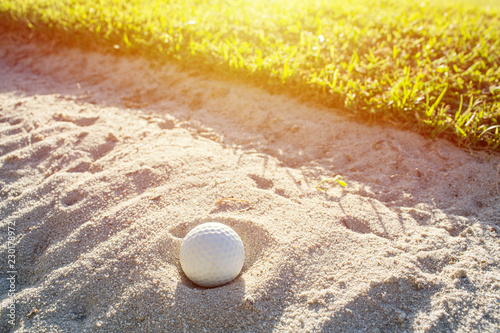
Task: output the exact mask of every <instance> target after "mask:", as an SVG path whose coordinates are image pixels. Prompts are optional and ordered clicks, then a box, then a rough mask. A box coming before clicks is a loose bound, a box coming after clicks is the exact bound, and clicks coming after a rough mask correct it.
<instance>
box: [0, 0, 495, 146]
mask: <svg viewBox="0 0 500 333" xmlns="http://www.w3.org/2000/svg"><path fill="white" fill-rule="evenodd" d="M0 22H4V25H8V26H9V27H10V28H11V29H15V28H19V27H28V28H29V29H32V30H33V31H35V32H37V33H40V34H48V35H51V34H58V36H64V38H66V40H70V41H71V43H72V44H77V45H80V46H85V45H88V44H89V43H97V44H99V45H101V46H102V45H104V46H106V47H109V48H114V49H117V50H120V51H123V52H126V53H138V54H141V55H143V56H147V57H151V58H154V59H168V60H175V61H176V62H177V63H179V64H181V65H182V66H185V67H189V68H193V69H197V70H199V71H207V70H209V71H215V72H218V73H225V75H232V76H236V77H239V78H243V79H246V80H250V81H251V82H254V83H257V84H261V85H265V86H266V87H268V88H270V89H276V90H279V91H287V92H290V93H292V94H298V95H300V96H302V97H303V98H305V99H313V100H316V101H319V102H320V103H322V104H324V105H327V106H333V107H337V108H343V109H346V110H348V111H349V112H352V113H354V114H356V115H357V116H359V117H361V118H365V119H368V120H369V121H384V122H389V123H392V124H396V125H397V126H400V127H403V128H407V129H412V130H414V131H417V132H419V133H423V134H425V135H428V136H431V137H444V138H447V139H449V140H452V141H454V142H456V143H457V144H458V145H460V146H466V147H471V148H476V149H486V150H489V151H500V57H499V53H500V0H489V1H488V0H483V1H472V0H471V1H466V0H459V1H454V2H448V1H446V0H433V1H428V0H422V1H417V2H415V1H410V0H383V1H382V0H358V1H355V2H348V1H345V0H344V1H340V0H310V1H303V0H288V1H284V0H233V1H231V0H218V1H216V0H187V1H183V0H171V1H166V0H164V1H156V0H141V1H138V0H130V1H118V0H79V1H76V0H3V1H2V2H0Z"/></svg>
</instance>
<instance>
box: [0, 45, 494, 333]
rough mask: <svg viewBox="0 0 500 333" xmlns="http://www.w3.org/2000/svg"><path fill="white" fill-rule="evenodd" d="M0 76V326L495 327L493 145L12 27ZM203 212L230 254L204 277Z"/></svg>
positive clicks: (0, 56) (2, 48) (0, 53)
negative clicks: (200, 280) (192, 258)
mask: <svg viewBox="0 0 500 333" xmlns="http://www.w3.org/2000/svg"><path fill="white" fill-rule="evenodd" d="M0 78H1V79H0V232H1V235H2V238H1V242H2V246H1V248H0V254H1V255H0V258H1V260H0V272H1V274H2V275H1V276H0V278H1V279H0V286H1V288H0V292H1V295H0V300H1V312H0V327H1V329H0V330H1V331H2V332H9V331H10V332H270V331H273V332H359V331H366V332H391V331H393V332H404V331H407V332H411V331H417V332H421V331H429V332H438V331H470V330H472V331H481V332H498V330H500V267H499V260H500V237H499V233H500V196H499V193H498V192H497V184H496V173H497V166H498V164H499V163H500V159H499V158H498V156H495V155H491V154H490V155H488V154H483V153H478V152H474V153H468V152H465V151H463V150H461V149H458V148H456V147H455V146H453V145H452V144H450V143H448V142H446V141H441V140H430V139H425V138H422V137H420V136H419V135H417V134H414V133H409V132H405V131H401V130H397V129H394V128H390V127H387V126H378V125H377V126H375V125H374V126H369V125H367V124H363V123H358V122H356V121H355V119H352V118H350V117H349V116H348V115H346V114H343V113H341V112H340V111H338V112H337V111H335V110H327V109H325V108H322V107H319V106H317V105H312V104H307V103H300V102H299V101H296V100H293V99H291V98H290V97H287V96H273V95H271V94H269V93H267V92H265V91H263V90H261V89H258V88H254V87H248V86H245V85H243V84H240V83H236V82H227V81H225V82H224V81H218V80H216V79H214V78H209V77H201V76H199V75H196V73H186V72H182V71H179V70H178V69H176V68H175V67H174V66H172V65H165V66H160V65H155V64H150V63H148V62H146V61H145V60H142V59H136V58H124V57H116V56H114V55H112V54H104V53H91V52H82V51H79V50H73V49H58V50H55V48H54V47H53V46H51V45H44V46H41V45H40V44H35V43H33V42H30V41H27V40H21V39H20V38H17V37H16V36H13V35H10V36H5V38H3V37H2V40H1V41H0ZM336 175H341V176H342V177H343V179H344V181H345V182H346V183H347V184H348V186H347V187H341V186H339V185H338V184H337V185H336V184H334V183H329V182H325V183H323V184H322V187H323V189H324V190H325V191H320V190H318V189H317V188H316V186H317V185H318V183H319V182H320V181H321V180H323V179H330V178H332V177H334V176H336ZM222 199H231V200H222ZM207 221H217V222H221V223H225V224H227V225H229V226H231V227H232V228H233V229H235V230H236V231H237V232H238V233H239V235H240V236H241V238H242V239H243V242H244V244H245V250H246V253H247V258H246V261H245V265H244V267H243V272H242V274H241V275H240V276H239V277H238V278H237V279H236V280H234V281H233V282H232V283H230V284H228V285H225V286H222V287H218V288H213V289H203V288H199V287H197V286H195V285H193V284H192V283H190V281H189V280H187V278H186V277H185V276H184V274H183V273H182V271H181V269H180V264H179V260H178V255H179V247H180V243H181V241H182V238H183V237H184V236H185V235H186V234H187V233H188V232H189V230H191V229H192V228H193V227H194V226H196V225H197V224H200V223H203V222H207ZM9 226H10V227H11V228H9ZM9 231H12V233H11V235H10V236H11V237H14V238H11V241H10V242H9V238H8V236H9ZM11 249H14V250H15V264H14V265H12V266H11V264H12V263H11V262H9V261H8V255H9V253H10V252H12V250H11ZM9 251H10V252H9ZM9 271H15V272H16V273H15V274H9V273H8V272H9ZM12 275H14V276H15V278H14V279H10V280H9V277H11V276H12ZM11 286H14V287H15V291H14V292H13V291H9V290H11V289H10V288H11ZM12 302H15V303H12ZM12 304H15V311H14V312H15V320H14V321H12V317H11V316H10V317H9V315H12V308H13V307H12ZM9 307H10V308H9ZM12 323H14V324H15V325H14V326H13V325H12Z"/></svg>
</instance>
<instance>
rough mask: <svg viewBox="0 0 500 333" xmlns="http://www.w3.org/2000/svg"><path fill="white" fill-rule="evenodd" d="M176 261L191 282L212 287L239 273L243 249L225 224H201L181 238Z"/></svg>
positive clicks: (235, 234)
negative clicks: (179, 250)
mask: <svg viewBox="0 0 500 333" xmlns="http://www.w3.org/2000/svg"><path fill="white" fill-rule="evenodd" d="M180 260H181V267H182V270H183V271H184V273H185V274H186V276H187V277H188V278H189V279H190V280H191V281H193V282H194V283H196V284H197V285H200V286H202V287H216V286H221V285H223V284H225V283H227V282H229V281H231V280H233V279H234V278H235V277H237V276H238V274H240V271H241V268H242V267H243V262H244V261H245V249H244V248H243V242H242V241H241V238H240V236H238V234H237V233H236V232H235V231H234V230H233V229H231V228H230V227H228V226H227V225H224V224H222V223H217V222H209V223H203V224H200V225H199V226H197V227H195V228H194V229H193V230H191V231H190V232H189V233H188V234H187V235H186V237H184V240H183V241H182V245H181V253H180Z"/></svg>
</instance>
